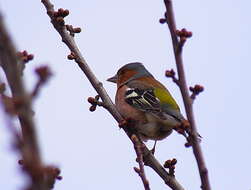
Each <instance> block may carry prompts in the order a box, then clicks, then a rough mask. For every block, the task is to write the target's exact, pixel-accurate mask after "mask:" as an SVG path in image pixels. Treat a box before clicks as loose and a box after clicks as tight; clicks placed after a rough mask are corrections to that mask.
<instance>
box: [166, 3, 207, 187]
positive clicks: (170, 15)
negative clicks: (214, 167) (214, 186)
mask: <svg viewBox="0 0 251 190" xmlns="http://www.w3.org/2000/svg"><path fill="white" fill-rule="evenodd" d="M164 3H165V6H166V13H165V19H164V20H165V22H166V23H167V25H168V27H169V30H170V34H171V37H172V43H173V50H174V55H175V61H176V66H177V70H178V75H179V82H180V83H179V84H180V85H179V88H180V91H181V94H182V98H183V101H184V105H185V110H186V114H187V118H188V121H189V123H190V126H191V134H190V137H191V143H192V147H193V153H194V156H195V158H196V161H197V165H198V169H199V173H200V178H201V183H202V185H201V188H202V189H203V190H210V189H211V187H210V182H209V177H208V170H207V167H206V163H205V159H204V156H203V153H202V149H201V146H200V144H199V139H198V132H197V128H196V124H195V120H194V113H193V106H192V99H191V98H190V96H189V92H188V87H187V83H186V78H185V72H184V66H183V60H182V47H183V45H184V42H185V41H184V39H182V38H181V37H180V40H179V39H178V37H177V35H178V36H180V34H178V33H177V29H176V24H175V18H174V12H173V7H172V1H171V0H164ZM162 23H163V20H162ZM179 32H180V31H179ZM181 32H182V31H181ZM186 35H188V36H187V37H191V33H186Z"/></svg>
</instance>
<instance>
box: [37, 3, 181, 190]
mask: <svg viewBox="0 0 251 190" xmlns="http://www.w3.org/2000/svg"><path fill="white" fill-rule="evenodd" d="M41 2H42V3H43V5H44V6H45V8H46V10H47V14H48V16H49V17H50V19H51V23H52V24H53V26H54V28H55V29H56V30H57V31H58V33H59V34H60V36H61V38H62V41H63V42H64V43H65V44H66V45H67V47H68V48H69V50H70V51H71V54H70V55H69V56H68V59H74V60H75V62H76V63H77V64H78V66H79V68H80V69H81V70H82V71H83V72H84V74H85V75H86V77H87V78H88V80H89V81H90V83H91V84H92V86H93V88H94V89H95V90H96V91H97V93H98V95H99V96H100V98H101V99H102V101H103V103H104V104H105V105H106V109H107V110H108V111H109V112H110V114H111V115H112V116H113V117H114V119H115V120H116V121H117V122H118V123H122V122H123V121H124V119H123V118H122V116H121V115H120V114H119V112H118V110H117V109H116V107H115V105H114V104H113V102H112V100H111V98H110V97H109V95H108V94H107V92H106V90H105V89H104V87H103V85H102V83H101V82H100V81H99V80H98V79H97V78H96V76H95V75H94V73H93V72H92V71H91V69H90V67H89V66H88V64H87V62H86V61H85V59H84V57H83V56H82V54H81V52H80V51H79V49H78V47H77V45H76V43H75V41H74V38H73V36H72V35H71V34H70V33H69V32H68V31H67V28H66V26H65V25H64V24H62V23H64V22H63V21H62V20H61V19H57V18H56V17H55V13H57V12H55V10H54V6H53V4H52V3H51V2H50V1H49V0H41ZM56 16H57V14H56ZM58 20H60V22H58ZM123 129H124V130H125V132H126V134H127V135H128V137H129V138H130V137H131V135H132V134H131V133H130V132H129V131H127V129H126V128H123ZM142 153H143V158H144V163H145V164H146V163H147V164H146V165H148V166H149V167H151V168H152V169H153V170H154V171H155V172H156V173H158V175H159V176H160V177H161V178H162V179H163V180H164V181H165V183H166V184H167V185H168V186H169V187H171V189H173V190H184V188H183V187H182V186H181V185H180V184H179V183H178V181H177V180H176V179H175V178H174V177H173V176H171V175H169V173H168V172H167V171H166V170H165V169H164V168H163V166H162V165H161V164H160V163H159V162H158V161H157V160H156V158H155V157H154V156H153V155H152V154H151V152H150V150H149V149H148V148H147V147H146V146H144V148H143V150H142Z"/></svg>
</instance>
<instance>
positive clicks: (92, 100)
mask: <svg viewBox="0 0 251 190" xmlns="http://www.w3.org/2000/svg"><path fill="white" fill-rule="evenodd" d="M99 98H100V96H99V95H97V96H95V98H93V97H89V98H88V99H87V101H88V102H89V103H90V104H91V107H90V108H89V110H90V111H91V112H94V111H95V110H96V108H97V106H101V107H104V108H105V109H107V106H106V104H105V103H103V102H101V101H99Z"/></svg>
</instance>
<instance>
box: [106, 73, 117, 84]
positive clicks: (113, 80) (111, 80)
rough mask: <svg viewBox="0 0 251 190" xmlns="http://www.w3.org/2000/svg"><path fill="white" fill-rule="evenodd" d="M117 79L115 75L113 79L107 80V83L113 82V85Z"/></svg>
mask: <svg viewBox="0 0 251 190" xmlns="http://www.w3.org/2000/svg"><path fill="white" fill-rule="evenodd" d="M117 79H118V75H117V74H116V75H115V76H113V77H111V78H109V79H107V81H109V82H113V83H117Z"/></svg>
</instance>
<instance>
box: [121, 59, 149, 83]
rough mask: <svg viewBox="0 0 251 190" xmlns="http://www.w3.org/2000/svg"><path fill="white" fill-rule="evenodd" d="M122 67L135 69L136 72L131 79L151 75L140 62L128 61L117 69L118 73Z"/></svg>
mask: <svg viewBox="0 0 251 190" xmlns="http://www.w3.org/2000/svg"><path fill="white" fill-rule="evenodd" d="M124 69H129V70H135V71H137V74H136V75H135V76H134V77H133V79H136V78H140V77H143V76H151V77H153V76H152V74H151V73H150V72H149V71H148V70H147V69H146V68H145V66H144V65H143V64H142V63H140V62H133V63H128V64H126V65H124V66H123V67H121V68H120V69H119V70H118V73H120V72H121V71H123V70H124Z"/></svg>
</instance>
